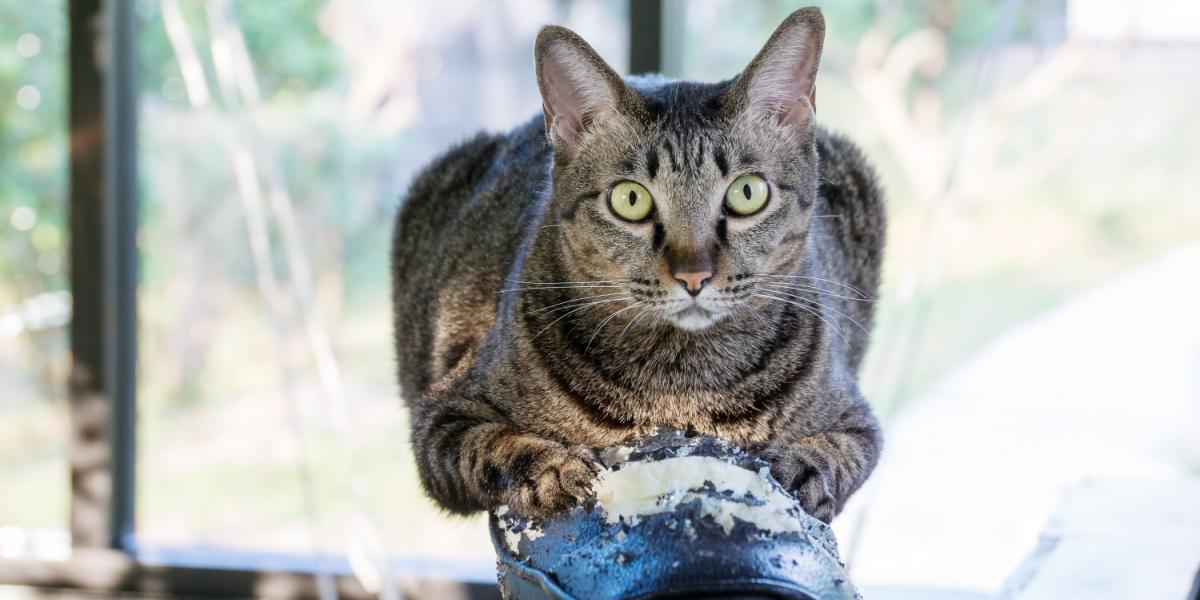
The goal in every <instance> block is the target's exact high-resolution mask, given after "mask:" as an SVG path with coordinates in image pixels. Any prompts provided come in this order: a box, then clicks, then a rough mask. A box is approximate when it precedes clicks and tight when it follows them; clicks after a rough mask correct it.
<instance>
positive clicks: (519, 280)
mask: <svg viewBox="0 0 1200 600" xmlns="http://www.w3.org/2000/svg"><path fill="white" fill-rule="evenodd" d="M506 281H508V282H509V283H525V284H530V285H570V284H576V283H621V282H625V281H629V279H628V278H624V279H588V280H584V281H527V280H525V279H508V280H506Z"/></svg>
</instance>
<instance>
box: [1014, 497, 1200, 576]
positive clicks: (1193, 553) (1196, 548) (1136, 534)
mask: <svg viewBox="0 0 1200 600" xmlns="http://www.w3.org/2000/svg"><path fill="white" fill-rule="evenodd" d="M1198 571H1200V479H1187V480H1167V481H1156V480H1139V479H1106V480H1097V481H1087V482H1084V483H1081V484H1080V485H1078V486H1076V487H1074V488H1072V489H1071V490H1070V491H1068V492H1067V494H1066V495H1065V497H1064V498H1063V501H1062V503H1061V504H1060V505H1059V507H1058V508H1057V509H1056V510H1055V513H1054V517H1053V518H1052V519H1051V520H1050V523H1049V525H1048V526H1047V528H1046V531H1045V533H1044V534H1043V535H1042V541H1041V543H1040V545H1039V548H1038V551H1036V552H1034V553H1033V555H1031V556H1030V558H1029V559H1028V560H1026V562H1025V564H1024V565H1023V566H1022V567H1021V569H1020V570H1019V571H1018V573H1017V574H1016V575H1015V576H1014V577H1013V578H1012V579H1011V580H1009V584H1008V586H1007V589H1006V590H1005V593H1004V594H1002V597H1004V598H1011V599H1013V600H1053V599H1057V598H1079V599H1084V600H1110V599H1111V600H1124V599H1127V598H1138V599H1139V600H1184V599H1185V598H1187V594H1188V592H1189V590H1190V589H1191V586H1192V582H1193V580H1194V578H1195V577H1196V574H1197V572H1198Z"/></svg>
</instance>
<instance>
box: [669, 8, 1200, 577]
mask: <svg viewBox="0 0 1200 600" xmlns="http://www.w3.org/2000/svg"><path fill="white" fill-rule="evenodd" d="M669 4H670V3H669ZM677 4H682V5H684V9H683V10H682V19H683V20H682V22H683V25H682V26H681V29H680V30H678V31H677V32H676V35H677V39H679V40H680V41H679V43H680V44H681V45H682V49H681V52H680V53H679V56H680V57H681V58H680V64H679V67H678V68H679V70H680V71H681V74H682V75H683V76H685V77H687V78H696V79H701V80H709V81H717V80H722V79H726V78H729V77H732V76H734V75H736V73H737V72H738V71H739V70H740V69H741V68H743V67H744V65H745V64H746V63H747V62H748V61H749V60H750V59H751V58H752V57H753V55H754V54H755V53H756V52H757V51H758V49H759V48H760V46H761V44H762V42H763V41H764V40H765V39H766V38H767V37H768V36H769V35H770V33H771V32H772V31H773V30H774V28H775V27H776V26H777V25H778V24H779V23H780V21H781V20H782V19H783V17H784V16H785V15H787V14H788V13H789V12H790V11H791V10H794V9H795V8H796V7H797V6H796V4H795V3H792V2H756V3H745V2H734V1H732V0H709V1H703V2H687V3H682V2H680V3H677ZM818 4H820V5H821V6H822V9H823V11H824V14H825V18H826V22H827V27H826V31H827V36H826V41H825V51H824V56H823V63H822V68H821V72H820V76H819V77H818V82H817V112H818V120H819V121H820V122H821V123H822V124H823V125H824V126H825V127H827V128H829V129H831V130H833V131H836V132H841V133H844V134H846V135H848V136H849V137H850V138H851V139H853V140H854V141H855V142H856V143H858V144H859V145H860V146H861V147H862V148H863V149H864V151H865V153H866V155H867V156H868V157H869V158H870V160H871V162H872V163H874V164H875V165H876V167H877V169H878V172H879V175H880V181H881V182H882V183H883V185H884V189H885V191H886V197H887V206H888V212H889V221H890V223H889V232H888V235H889V244H888V249H887V260H886V264H885V267H884V282H883V287H882V290H881V292H880V298H879V301H878V302H877V311H878V312H877V320H876V324H877V328H876V331H875V334H874V336H873V341H872V349H871V353H870V355H869V357H868V360H867V362H866V364H865V365H864V369H863V382H864V392H865V393H866V395H867V396H868V397H869V398H870V399H871V400H872V401H873V403H874V404H875V406H876V408H877V410H878V412H879V413H880V415H881V416H882V417H884V418H885V420H886V425H885V430H886V432H887V435H886V439H887V444H886V446H885V450H884V453H883V459H882V462H881V464H880V467H879V468H878V470H877V471H876V473H875V474H874V476H873V477H872V480H871V481H870V483H869V484H868V487H867V488H866V489H865V490H864V491H863V492H861V493H860V494H859V495H858V496H857V497H856V499H855V503H854V504H853V505H852V510H850V511H849V512H848V513H847V515H846V516H843V517H841V518H840V519H839V521H837V523H836V528H838V530H839V535H840V538H841V539H842V540H843V545H844V546H846V548H844V550H845V551H846V552H847V554H848V555H849V556H850V557H851V560H850V562H851V564H852V566H853V568H854V571H855V572H854V573H853V575H854V576H855V579H856V581H859V582H860V583H863V584H866V585H880V584H884V585H895V584H903V585H920V586H929V587H946V588H954V589H962V590H973V591H979V592H985V593H989V594H992V593H996V592H998V590H999V587H1000V586H1001V584H1002V583H1003V582H1004V581H1005V579H1006V578H1007V577H1008V576H1009V574H1011V573H1012V572H1013V571H1014V570H1015V569H1016V567H1017V565H1018V564H1019V563H1020V561H1021V560H1022V559H1023V558H1024V557H1025V556H1026V554H1028V553H1029V552H1031V551H1032V550H1033V548H1034V545H1035V544H1036V543H1037V537H1038V532H1039V531H1040V530H1041V528H1042V527H1044V526H1045V524H1046V522H1047V519H1048V518H1049V514H1050V510H1051V509H1052V507H1053V506H1054V504H1055V502H1057V500H1058V498H1059V497H1060V496H1061V495H1062V493H1063V492H1064V490H1065V489H1066V488H1067V487H1068V486H1070V485H1072V484H1073V483H1074V482H1077V481H1080V480H1082V479H1084V478H1088V477H1145V476H1147V474H1149V473H1154V474H1174V475H1187V474H1192V475H1194V474H1195V473H1196V472H1197V465H1200V458H1198V457H1200V443H1198V442H1197V440H1198V439H1200V437H1198V436H1197V434H1198V433H1200V432H1198V431H1197V428H1198V427H1200V403H1197V398H1200V379H1198V378H1197V377H1196V376H1195V373H1196V365H1197V364H1200V362H1198V361H1200V358H1198V357H1200V341H1198V340H1200V321H1198V320H1196V319H1195V318H1194V317H1192V316H1190V315H1191V313H1192V312H1193V311H1191V310H1190V309H1185V308H1183V307H1184V306H1188V305H1189V303H1195V302H1197V300H1198V299H1200V285H1198V284H1197V283H1196V282H1197V281H1198V280H1197V278H1196V277H1195V276H1194V272H1196V271H1197V269H1200V248H1198V247H1197V246H1196V240H1197V239H1200V203H1198V202H1196V194H1195V191H1194V190H1195V189H1196V188H1197V185H1198V184H1200V170H1197V169H1195V168H1194V165H1196V164H1200V145H1197V144H1195V143H1192V141H1191V140H1194V139H1196V136H1197V134H1200V120H1197V119H1196V107H1197V106H1200V71H1198V70H1197V69H1196V68H1195V64H1196V62H1195V61H1196V60H1197V58H1200V54H1198V53H1197V48H1200V10H1197V9H1196V8H1195V7H1194V6H1191V5H1188V7H1185V6H1184V5H1183V4H1178V5H1176V4H1172V3H1162V4H1161V5H1159V4H1153V3H1149V4H1147V3H1137V2H1114V3H1111V4H1107V5H1105V6H1100V5H1098V4H1094V3H1093V4H1089V3H1084V2H1069V1H1068V2H991V3H967V2H912V1H899V2H876V1H874V0H856V1H849V2H845V1H838V2H818ZM822 218H838V216H837V215H829V216H822ZM1177 310H1179V311H1183V313H1186V314H1187V315H1189V316H1182V315H1181V314H1180V313H1176V312H1174V311H1177ZM1181 316H1182V318H1180V317H1181ZM1135 406H1136V408H1135ZM1135 413H1136V415H1135ZM1118 440H1119V441H1118ZM1114 444H1115V446H1114ZM860 508H861V509H862V510H859V509H860ZM856 528H857V531H855V529H856ZM964 549H969V550H970V551H968V552H964V551H963V550H964Z"/></svg>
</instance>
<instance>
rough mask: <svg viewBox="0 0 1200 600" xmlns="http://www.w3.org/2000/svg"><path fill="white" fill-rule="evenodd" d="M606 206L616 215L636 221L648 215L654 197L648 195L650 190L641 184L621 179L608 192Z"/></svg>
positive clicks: (652, 206)
mask: <svg viewBox="0 0 1200 600" xmlns="http://www.w3.org/2000/svg"><path fill="white" fill-rule="evenodd" d="M608 206H609V207H610V208H612V211H613V212H614V213H616V215H617V216H618V217H621V218H622V219H625V220H626V221H635V222H636V221H641V220H642V219H645V218H646V217H648V216H649V215H650V210H651V209H653V208H654V199H653V198H651V197H650V190H647V189H646V188H644V187H642V185H641V184H639V183H634V182H632V181H622V182H621V183H618V184H617V185H614V186H613V187H612V190H610V191H609V192H608Z"/></svg>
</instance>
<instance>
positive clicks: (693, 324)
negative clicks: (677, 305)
mask: <svg viewBox="0 0 1200 600" xmlns="http://www.w3.org/2000/svg"><path fill="white" fill-rule="evenodd" d="M670 318H671V321H673V322H674V323H675V324H676V325H678V326H679V327H680V328H682V329H687V330H690V331H696V330H699V329H704V328H705V327H708V326H709V325H712V324H713V322H714V321H716V320H717V319H718V318H719V317H718V315H717V314H716V313H715V312H714V311H711V310H709V309H707V308H704V307H703V306H700V304H699V303H698V302H695V301H692V303H691V304H688V305H687V306H685V307H683V308H681V309H679V310H677V311H675V312H674V313H672V314H671V317H670Z"/></svg>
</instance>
